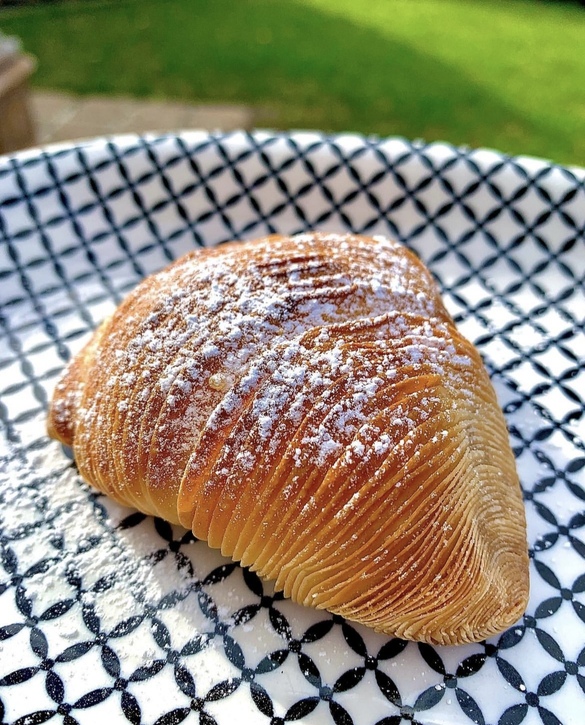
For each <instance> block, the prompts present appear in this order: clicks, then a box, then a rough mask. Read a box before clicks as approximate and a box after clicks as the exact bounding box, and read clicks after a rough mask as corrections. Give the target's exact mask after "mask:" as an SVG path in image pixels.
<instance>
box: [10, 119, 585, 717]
mask: <svg viewBox="0 0 585 725" xmlns="http://www.w3.org/2000/svg"><path fill="white" fill-rule="evenodd" d="M584 184H585V172H584V171H583V170H578V169H572V170H571V169H567V168H561V167H558V166H552V165H550V164H548V163H546V162H543V161H539V160H534V159H526V158H525V159H522V158H516V159H513V158H508V157H504V156H502V155H500V154H497V153H495V152H491V151H465V150H461V149H456V148H453V147H451V146H448V145H445V144H431V145H424V144H413V143H409V142H407V141H404V140H402V139H387V140H380V141H378V140H372V139H364V138H362V137H358V136H349V135H348V136H333V137H327V136H322V135H318V134H312V133H311V134H309V133H297V134H269V133H260V132H258V133H255V134H251V135H250V134H244V133H233V134H227V135H225V134H215V135H213V134H211V135H210V134H207V133H203V132H191V133H183V134H180V135H169V136H161V137H145V138H139V137H135V136H128V137H122V138H117V139H113V140H98V141H95V142H92V143H88V144H81V145H75V146H63V147H59V148H57V147H55V148H52V149H48V150H46V151H39V150H33V151H29V152H23V153H21V154H19V155H16V156H14V157H4V158H3V159H0V430H1V436H0V549H1V552H0V721H1V722H2V723H18V725H25V724H27V725H32V724H33V723H43V722H47V721H51V722H62V723H64V725H74V724H75V723H96V722H112V723H113V722H116V723H117V722H122V723H123V722H129V723H133V724H138V723H145V724H146V723H148V724H149V725H150V724H154V725H171V724H175V723H181V722H185V723H199V725H212V724H213V723H218V724H220V725H223V724H225V723H254V724H255V723H266V725H283V724H284V723H289V722H302V723H310V724H313V725H314V724H316V723H336V724H337V725H351V724H352V723H353V724H354V725H399V723H419V724H420V725H436V724H444V725H452V724H454V723H455V724H458V723H476V724H479V725H517V724H518V723H527V724H532V723H544V725H558V724H559V723H562V725H582V724H583V723H585V443H584V441H585V412H584V409H585V405H584V400H585V319H584V318H585V279H584V273H585V185H584ZM308 229H320V230H329V231H344V230H350V231H354V232H358V233H359V232H363V233H369V234H384V235H387V236H391V237H394V238H397V239H399V240H400V241H402V242H404V243H405V244H407V245H409V246H410V247H411V248H413V249H414V250H415V251H416V252H417V253H418V254H419V255H420V256H421V258H422V259H423V260H424V261H425V263H426V264H427V265H428V266H429V267H430V269H431V270H432V271H433V273H434V274H435V275H436V277H437V278H438V280H439V282H440V283H441V286H442V289H443V291H444V295H445V300H446V302H447V305H448V307H449V308H450V310H451V312H452V313H453V314H454V316H455V318H456V320H457V322H458V324H459V326H460V328H461V330H462V332H463V333H464V334H465V335H466V336H467V337H468V338H470V339H471V340H472V341H473V342H474V343H475V344H476V345H477V347H478V348H479V350H480V352H481V353H482V355H483V357H484V359H485V361H486V364H487V366H488V369H489V371H490V374H491V376H492V380H493V382H494V385H495V386H496V390H497V392H498V395H499V398H500V401H501V404H502V407H503V408H504V411H505V414H506V417H507V421H508V425H509V430H510V435H511V439H512V443H513V446H514V450H515V453H516V457H517V462H518V468H519V472H520V477H521V481H522V486H523V490H524V497H525V501H526V507H527V516H528V534H529V547H530V555H531V598H530V604H529V607H528V611H527V613H526V615H525V616H524V617H523V618H522V620H521V621H519V622H518V623H517V625H516V626H515V627H513V628H512V629H510V630H509V631H507V632H505V633H504V634H503V635H501V636H499V637H496V638H494V639H492V640H489V641H486V642H482V643H480V644H476V645H466V646H462V647H431V646H428V645H416V644H413V643H406V642H403V641H401V640H397V639H389V638H387V637H384V636H382V635H377V634H374V633H372V632H370V631H369V630H366V629H365V628H362V627H359V626H355V625H351V624H349V623H347V622H345V621H343V620H342V619H341V618H339V617H336V616H332V615H330V614H327V613H324V612H317V611H313V610H310V609H305V608H302V607H299V606H296V605H294V604H292V603H291V602H289V601H287V600H285V599H283V598H282V596H281V595H279V594H275V593H274V592H273V590H272V589H271V588H270V586H269V585H267V584H266V583H265V582H261V581H260V580H259V579H258V578H257V576H256V575H255V574H253V573H251V572H249V571H247V570H246V569H242V568H241V567H239V566H238V565H236V564H234V563H232V562H230V561H229V560H227V559H224V558H222V557H221V556H220V555H219V554H218V553H217V552H215V551H212V550H211V549H209V548H208V547H207V545H206V544H205V543H203V542H200V541H196V540H195V539H194V538H193V536H192V535H191V534H190V533H187V532H185V531H184V530H181V529H178V528H174V527H171V526H170V525H169V524H167V523H165V522H163V521H160V520H157V519H152V518H149V517H146V516H144V515H142V514H139V513H137V512H135V511H132V510H130V509H124V508H122V507H121V506H118V505H117V504H115V503H113V502H111V501H109V500H108V499H106V498H105V497H104V496H102V495H101V494H99V493H97V492H95V491H92V490H91V489H90V488H89V487H88V486H86V484H85V483H84V482H83V481H81V480H80V478H79V476H78V475H77V473H76V471H75V468H74V464H73V463H72V462H71V461H70V460H69V459H68V458H67V456H66V453H65V452H64V451H62V450H61V448H60V447H59V446H58V445H56V444H55V443H54V442H50V441H48V439H47V437H46V435H45V433H44V428H43V426H44V413H45V410H46V406H47V401H48V399H49V397H50V395H51V391H52V388H53V386H54V384H55V381H56V379H57V377H58V375H59V373H60V371H61V369H62V367H63V365H64V363H65V361H66V360H67V359H68V358H69V356H70V355H71V354H72V352H74V351H75V350H77V349H78V348H79V347H80V345H81V344H82V342H83V341H84V339H85V338H86V336H87V334H88V332H89V331H90V330H91V329H92V328H94V327H95V325H96V324H97V323H98V322H99V321H100V320H101V319H102V318H103V317H104V315H105V314H106V313H107V312H108V311H109V310H111V309H112V307H113V305H114V304H116V303H117V302H118V301H119V300H120V299H121V298H122V297H123V295H124V294H125V293H126V292H127V291H128V290H130V289H131V288H132V287H133V286H134V285H135V284H136V283H137V282H138V280H139V279H141V278H142V277H143V276H144V275H145V274H147V273H149V272H152V271H155V270H157V269H160V268H161V267H162V266H164V265H166V264H167V263H168V262H169V261H170V260H172V259H175V258H176V257H178V256H179V255H181V254H183V253H184V252H186V251H188V250H189V249H191V248H192V247H194V246H197V245H205V246H209V245H215V244H218V243H220V242H223V241H225V240H228V239H246V238H253V237H257V236H261V235H264V234H266V233H270V232H284V233H293V232H300V231H305V230H308Z"/></svg>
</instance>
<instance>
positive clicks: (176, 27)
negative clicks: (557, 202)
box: [0, 0, 585, 166]
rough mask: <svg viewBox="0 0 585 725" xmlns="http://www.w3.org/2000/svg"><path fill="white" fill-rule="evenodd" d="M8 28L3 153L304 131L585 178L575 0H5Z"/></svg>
mask: <svg viewBox="0 0 585 725" xmlns="http://www.w3.org/2000/svg"><path fill="white" fill-rule="evenodd" d="M0 32H1V33H2V36H1V38H0V48H3V50H0V144H2V146H3V148H2V150H3V151H7V150H13V149H14V148H15V147H23V146H27V145H32V144H37V143H48V142H53V141H59V140H63V139H70V138H85V137H90V136H94V135H101V134H103V133H118V132H127V131H138V132H145V131H167V130H176V129H178V128H188V127H199V128H202V127H205V128H213V129H215V128H219V129H230V128H236V127H239V128H242V127H244V128H253V127H256V128H271V129H301V128H302V129H320V130H323V131H331V132H345V131H350V132H358V133H362V134H367V135H370V134H374V135H377V136H389V135H400V136H405V137H407V138H409V139H423V140H425V141H439V140H440V141H448V142H451V143H453V144H456V145H460V146H461V145H462V146H469V147H489V148H494V149H497V150H499V151H503V152H505V153H509V154H513V155H518V154H531V155H536V156H540V157H544V158H547V159H551V160H553V161H556V162H560V163H564V164H568V165H580V166H585V7H584V5H583V3H582V2H579V1H578V0H573V1H571V0H549V1H548V2H547V1H545V0H368V1H367V2H365V1H364V2H360V1H358V0H112V1H111V2H108V1H107V0H102V1H98V0H61V1H60V2H55V1H52V2H43V1H42V0H36V2H31V1H28V2H26V1H24V0H20V1H18V0H12V1H11V2H10V1H7V0H4V2H3V1H2V0H0Z"/></svg>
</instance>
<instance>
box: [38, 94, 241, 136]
mask: <svg viewBox="0 0 585 725" xmlns="http://www.w3.org/2000/svg"><path fill="white" fill-rule="evenodd" d="M30 103H31V110H32V114H33V121H34V124H35V131H36V143H37V144H47V143H53V142H58V141H69V140H74V139H75V140H77V139H85V138H91V137H93V136H102V135H110V134H120V133H147V132H151V131H152V132H167V131H179V130H185V129H207V130H210V131H215V130H221V131H230V130H233V129H240V128H242V129H250V128H252V126H253V123H254V112H253V109H251V108H249V107H247V106H238V105H212V104H202V105H189V104H186V103H177V102H170V101H168V102H167V101H151V100H146V101H143V100H137V99H134V98H126V97H120V98H115V97H110V96H83V97H78V96H72V95H69V94H67V93H58V92H47V91H33V92H32V93H31V97H30Z"/></svg>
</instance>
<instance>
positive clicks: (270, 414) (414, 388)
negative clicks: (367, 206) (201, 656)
mask: <svg viewBox="0 0 585 725" xmlns="http://www.w3.org/2000/svg"><path fill="white" fill-rule="evenodd" d="M48 427H49V433H50V435H52V436H53V437H55V438H58V439H59V440H61V441H63V442H64V443H66V444H68V445H71V446H72V447H73V449H74V453H75V458H76V461H77V465H78V467H79V469H80V472H81V473H82V475H83V476H84V477H85V478H86V479H87V480H88V481H89V482H90V483H91V484H93V485H94V486H96V487H97V488H99V489H101V490H102V491H104V492H106V493H108V494H109V495H111V496H112V497H114V498H115V499H116V500H118V501H120V502H122V503H125V504H128V505H132V506H135V507H137V508H139V509H140V510H142V511H145V512H147V513H149V514H155V515H159V516H162V517H163V518H166V519H168V520H169V521H173V522H177V523H181V524H183V525H184V526H186V527H188V528H190V529H192V530H193V532H194V533H195V535H196V536H198V537H199V538H203V539H206V540H207V541H208V542H209V543H210V545H211V546H215V547H219V548H221V550H222V552H223V553H224V554H226V555H229V556H232V557H233V558H234V559H236V560H238V561H241V562H242V563H243V564H245V565H248V566H251V567H252V568H254V569H255V570H257V571H258V572H259V573H260V574H261V575H262V576H264V577H267V578H271V579H274V580H275V582H276V586H277V588H279V589H282V590H283V591H284V593H285V594H286V595H287V596H290V597H292V598H293V599H294V600H295V601H298V602H301V603H303V604H308V605H311V606H316V607H320V608H325V609H328V610H330V611H332V612H336V613H339V614H341V615H343V616H345V617H347V618H349V619H352V620H355V621H358V622H362V623H364V624H367V625H369V626H371V627H374V628H375V629H376V630H379V631H383V632H386V633H388V634H391V635H396V636H401V637H405V638H410V639H415V640H420V641H427V642H437V643H443V644H453V643H459V642H469V641H477V640H480V639H483V638H485V637H488V636H490V635H493V634H495V633H497V632H499V631H502V630H503V629H505V628H506V627H507V626H509V625H511V624H512V623H513V622H514V621H515V620H516V619H517V618H518V617H519V616H520V615H521V614H522V612H523V610H524V608H525V606H526V600H527V596H528V558H527V552H526V534H525V520H524V509H523V505H522V499H521V495H520V487H519V484H518V478H517V474H516V470H515V465H514V459H513V456H512V452H511V450H510V446H509V442H508V436H507V431H506V426H505V422H504V419H503V416H502V413H501V411H500V410H499V407H498V405H497V401H496V398H495V394H494V391H493V388H492V386H491V384H490V381H489V379H488V376H487V373H486V371H485V369H484V367H483V364H482V361H481V359H480V357H479V355H478V354H477V351H476V350H475V349H474V348H473V346H472V345H471V344H470V343H469V342H468V341H467V340H465V339H464V338H463V337H461V335H460V334H459V333H458V332H457V330H456V329H455V326H454V324H453V321H452V320H451V318H450V316H449V314H448V313H447V311H446V310H445V308H444V306H443V304H442V301H441V299H440V296H439V293H438V290H437V288H436V286H435V284H434V281H433V279H432V277H431V275H430V273H429V272H428V270H427V269H426V268H425V267H424V266H423V265H422V264H421V262H420V261H419V260H418V259H417V258H416V257H415V256H414V255H413V254H412V253H411V252H409V251H408V250H406V249H405V248H404V247H402V246H401V245H398V244H396V243H394V242H390V241H388V240H382V239H377V238H376V239H372V238H367V237H358V236H354V235H325V234H317V233H315V234H306V235H299V236H297V237H292V238H291V237H280V236H273V237H268V238H265V239H260V240H257V241H255V242H247V243H230V244H227V245H224V246H222V247H219V248H216V249H213V250H201V251H196V252H192V253H191V254H189V255H187V256H185V257H183V258H182V259H180V260H178V261H177V262H175V263H174V264H173V265H171V266H170V267H168V268H167V269H165V270H163V271H162V272H160V273H159V274H157V275H153V276H151V277H149V278H147V279H146V280H144V281H143V282H142V283H141V284H140V285H139V286H138V287H137V288H136V289H135V290H134V291H133V292H132V293H131V294H130V295H129V297H128V298H127V299H126V300H125V301H124V302H123V303H122V305H121V306H120V307H119V308H118V310H116V312H115V313H114V314H113V315H112V316H111V317H110V318H109V319H108V320H106V321H105V322H104V323H103V324H102V326H101V327H100V328H99V330H98V331H97V332H96V334H95V335H94V337H93V338H92V340H91V341H90V342H89V343H88V345H87V346H86V347H85V348H84V350H83V351H82V352H81V353H80V355H79V356H78V357H77V358H75V359H74V361H73V362H72V363H71V364H70V365H69V366H68V368H67V370H66V372H65V375H64V378H63V380H62V381H61V382H60V383H59V385H58V386H57V389H56V391H55V396H54V399H53V403H52V407H51V411H50V415H49V423H48Z"/></svg>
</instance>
